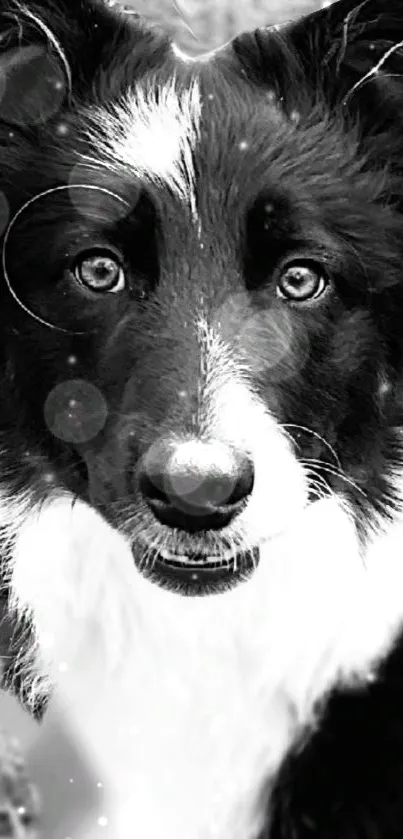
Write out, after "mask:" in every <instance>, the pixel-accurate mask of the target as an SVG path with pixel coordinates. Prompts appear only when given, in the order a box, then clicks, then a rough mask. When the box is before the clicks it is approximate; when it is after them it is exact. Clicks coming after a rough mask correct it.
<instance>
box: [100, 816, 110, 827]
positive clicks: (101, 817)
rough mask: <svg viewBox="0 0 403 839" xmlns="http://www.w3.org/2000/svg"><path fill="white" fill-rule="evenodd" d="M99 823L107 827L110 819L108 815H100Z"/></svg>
mask: <svg viewBox="0 0 403 839" xmlns="http://www.w3.org/2000/svg"><path fill="white" fill-rule="evenodd" d="M98 824H99V827H107V825H108V819H107V818H106V816H100V817H99V819H98Z"/></svg>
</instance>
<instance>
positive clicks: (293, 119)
mask: <svg viewBox="0 0 403 839" xmlns="http://www.w3.org/2000/svg"><path fill="white" fill-rule="evenodd" d="M300 119H301V114H300V113H299V112H298V111H291V113H290V120H291V122H294V123H295V125H298V123H299V121H300Z"/></svg>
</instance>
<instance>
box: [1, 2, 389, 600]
mask: <svg viewBox="0 0 403 839" xmlns="http://www.w3.org/2000/svg"><path fill="white" fill-rule="evenodd" d="M0 25H1V29H2V33H3V34H2V40H1V42H0V50H1V51H0V69H1V74H0V81H1V94H2V97H1V102H0V120H1V122H0V142H1V164H0V167H1V169H0V171H1V180H0V187H1V190H2V192H1V204H0V208H1V214H2V217H1V219H0V221H1V223H2V248H3V259H2V272H3V273H2V292H1V295H2V296H1V309H0V318H1V327H0V328H1V346H0V352H1V365H2V376H1V405H2V411H1V418H0V419H1V435H2V448H3V454H2V466H1V470H2V481H3V483H4V489H5V492H7V493H13V492H14V493H15V492H24V491H28V492H29V493H30V497H31V498H34V500H35V501H41V500H42V499H45V498H48V497H50V496H52V494H55V493H60V491H66V492H70V493H72V494H73V496H76V495H77V496H78V497H80V498H82V499H84V500H86V501H88V502H89V503H90V504H91V505H93V506H94V507H96V508H97V509H98V510H99V511H100V512H101V513H102V515H103V516H104V517H105V518H106V519H107V521H108V522H110V523H111V524H112V526H113V527H115V528H116V529H117V530H119V531H120V533H122V534H123V535H124V537H125V538H126V539H128V540H129V542H130V544H131V545H132V547H133V555H134V558H135V561H136V563H137V564H138V566H139V567H140V568H141V569H142V570H143V572H144V574H146V575H150V576H152V578H153V579H154V580H155V581H157V582H159V583H161V584H162V585H175V586H179V589H180V590H181V591H187V592H188V593H200V592H205V591H211V590H221V588H222V587H223V586H228V585H231V584H232V583H234V582H235V581H236V580H239V579H242V578H244V577H247V576H248V574H249V573H250V572H251V571H252V570H253V567H254V566H255V565H256V563H257V561H258V558H259V547H260V546H261V544H262V543H263V542H265V541H266V540H270V539H271V538H273V537H275V536H277V535H278V534H280V533H282V532H284V531H286V530H287V529H290V528H292V527H293V525H294V522H295V520H296V518H297V517H298V516H300V515H301V514H302V513H303V511H304V510H305V509H306V507H307V506H308V505H309V504H311V503H314V502H315V501H316V500H317V499H321V498H322V497H324V496H326V495H327V494H329V493H330V494H331V493H336V494H337V495H338V497H339V498H340V499H341V501H342V502H343V503H345V504H346V505H347V507H348V509H349V510H350V511H351V513H352V514H353V515H354V516H355V519H356V523H357V525H358V526H359V527H360V528H361V531H362V533H364V531H365V529H366V526H367V525H368V523H369V522H371V521H373V520H374V516H375V514H376V515H379V514H386V513H387V512H388V510H390V509H391V507H393V504H394V503H395V502H396V498H395V494H394V493H395V491H394V480H393V477H394V474H395V472H396V469H397V468H398V465H399V462H400V458H401V452H400V442H399V426H400V425H401V390H400V381H401V373H402V366H403V355H402V354H403V338H402V336H403V330H402V323H401V320H402V315H403V280H402V260H403V226H402V217H401V209H402V208H401V203H402V199H403V186H402V182H401V163H400V161H401V159H402V151H403V142H402V136H403V135H402V129H403V120H402V113H403V111H402V104H403V83H402V78H403V76H402V73H403V12H402V10H401V6H400V4H399V2H397V0H387V2H384V0H382V2H381V0H368V2H363V3H360V4H357V3H355V2H352V0H341V2H338V3H335V4H334V6H332V7H330V8H327V9H324V10H322V11H320V12H317V13H316V14H313V15H311V16H309V17H308V18H305V19H303V20H301V21H300V22H297V23H296V24H295V25H294V24H292V25H289V26H285V27H282V28H267V29H261V30H258V31H257V32H254V33H253V34H248V35H244V36H241V37H239V38H237V39H235V41H233V42H231V43H230V44H228V45H226V46H225V47H224V48H223V49H221V50H218V51H217V52H216V53H214V54H212V55H211V56H208V57H203V58H202V59H199V60H195V61H190V60H186V59H185V58H184V57H183V56H181V55H180V53H179V51H178V50H177V49H176V48H173V47H172V45H171V44H170V43H169V40H168V39H167V38H166V37H165V36H164V35H163V34H161V33H159V32H158V31H156V30H150V29H148V28H146V27H145V26H144V24H143V23H142V22H141V21H140V20H139V19H138V18H137V16H135V15H130V14H123V13H122V12H118V11H117V10H116V9H111V8H107V7H106V6H103V4H101V3H98V2H95V0H85V2H78V0H77V2H76V1H75V0H74V2H72V0H57V2H56V0H52V2H50V0H49V2H47V0H31V2H30V3H29V4H27V5H26V6H24V5H22V4H21V3H20V2H17V0H15V1H14V0H7V2H4V3H3V4H2V13H1V18H0Z"/></svg>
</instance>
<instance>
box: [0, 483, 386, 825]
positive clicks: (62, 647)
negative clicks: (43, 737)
mask: <svg viewBox="0 0 403 839" xmlns="http://www.w3.org/2000/svg"><path fill="white" fill-rule="evenodd" d="M400 544H401V536H400V534H399V532H398V530H397V529H396V530H395V531H394V533H393V536H392V537H389V540H386V541H385V539H384V540H382V542H380V541H379V542H378V543H376V545H375V547H374V548H373V549H372V551H371V552H370V553H369V555H368V557H367V558H366V560H365V563H364V562H363V560H362V558H361V556H360V554H359V551H358V546H357V542H356V537H355V533H354V529H353V527H352V525H351V522H350V520H349V518H348V517H347V515H346V514H345V513H344V512H343V511H342V509H341V507H340V506H339V505H338V504H337V502H336V500H331V501H322V502H318V503H317V504H315V505H313V506H312V507H311V508H310V509H309V510H308V511H306V512H305V513H304V514H303V515H302V516H301V519H300V521H296V522H295V523H294V526H293V530H292V533H291V535H288V536H287V537H282V538H281V539H276V540H271V541H270V542H268V543H267V545H266V546H265V547H264V549H263V550H262V556H261V561H260V564H259V567H258V569H257V570H256V572H255V574H254V576H253V577H252V578H251V580H250V581H249V582H248V583H245V584H242V585H239V586H238V588H236V589H235V590H234V591H232V592H229V593H227V594H223V595H219V596H211V597H207V598H201V599H195V598H188V599H186V598H182V597H180V596H179V595H176V594H173V593H169V592H166V591H163V590H162V589H160V588H158V587H157V586H155V585H154V584H151V583H150V582H148V581H147V580H145V579H143V578H142V577H141V576H140V574H139V573H138V572H137V571H136V569H135V568H134V567H133V560H132V557H131V554H130V552H129V550H128V549H127V547H126V545H125V544H124V542H123V540H122V538H121V537H120V536H118V535H117V534H116V533H114V532H113V531H112V530H111V529H110V528H108V527H107V525H105V524H104V523H103V522H102V521H101V519H100V518H99V517H98V516H97V515H96V514H95V513H94V512H93V511H91V510H89V509H88V508H86V507H85V506H84V505H80V504H77V505H76V506H75V508H74V510H73V511H72V510H71V508H70V505H69V503H68V502H67V500H65V499H64V500H63V499H59V500H58V501H55V502H53V503H52V504H51V505H50V506H49V507H48V508H45V509H44V511H43V513H42V514H41V516H39V517H36V518H35V519H34V518H30V519H29V520H28V522H27V523H26V524H25V525H24V527H23V528H21V530H20V535H19V538H18V543H17V547H16V550H15V552H14V556H13V568H12V575H13V576H12V582H13V588H14V591H15V593H16V601H17V602H18V604H19V609H20V611H21V610H23V609H24V608H26V607H29V608H31V609H32V610H33V613H34V615H35V623H36V628H37V637H38V641H39V645H40V648H41V667H42V668H43V669H44V671H47V672H49V673H50V675H51V677H52V679H53V680H54V681H56V683H57V689H56V693H55V697H54V700H53V704H51V713H60V708H64V709H65V712H66V713H67V714H68V722H69V725H70V726H72V728H73V730H75V731H76V734H77V737H78V738H79V740H80V742H82V744H83V748H85V749H86V750H87V752H88V754H89V757H90V760H91V761H93V763H94V765H95V766H96V768H97V774H98V776H99V778H100V780H102V781H103V783H104V785H105V788H106V790H107V794H108V798H107V801H106V805H105V806H106V808H107V813H106V816H107V817H108V820H109V825H108V831H107V833H108V839H128V837H131V836H133V837H136V839H157V837H158V839H160V837H161V836H164V839H185V837H186V839H215V838H217V839H255V837H256V836H257V834H258V831H259V828H260V827H261V821H262V818H263V806H262V799H261V794H262V791H264V792H265V793H266V794H267V792H268V790H269V783H270V779H271V778H273V777H274V775H275V773H276V771H277V769H278V767H279V764H280V762H281V760H282V759H283V757H284V755H285V753H286V751H287V749H288V748H289V747H290V745H291V744H292V743H293V741H294V740H295V738H296V737H297V736H298V734H299V732H300V731H301V728H302V727H303V726H305V725H307V724H309V723H310V722H311V721H312V713H313V705H314V703H315V701H316V700H317V699H318V698H319V697H321V696H323V695H324V694H325V693H326V691H327V690H329V688H330V687H331V686H332V685H333V684H334V683H335V682H336V681H337V680H343V681H351V680H352V679H355V678H362V679H365V678H367V675H368V673H369V672H370V669H371V667H372V666H373V665H374V663H375V662H376V659H377V658H378V657H379V656H380V655H382V654H383V653H384V652H385V650H386V649H387V648H388V646H389V645H390V643H391V641H392V639H393V637H394V634H395V633H396V631H397V629H398V627H399V624H400V622H401V620H402V616H403V597H402V592H403V569H402V568H401V567H400V566H401V565H402V563H401V562H399V555H400V553H401V549H400ZM98 836H99V826H97V825H94V826H93V828H92V827H91V825H89V826H87V827H86V828H85V831H84V832H83V834H82V839H95V837H98Z"/></svg>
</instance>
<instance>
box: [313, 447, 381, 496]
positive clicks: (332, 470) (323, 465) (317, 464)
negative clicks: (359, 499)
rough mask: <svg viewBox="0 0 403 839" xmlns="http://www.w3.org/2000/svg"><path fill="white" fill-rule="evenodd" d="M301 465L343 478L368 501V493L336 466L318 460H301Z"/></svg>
mask: <svg viewBox="0 0 403 839" xmlns="http://www.w3.org/2000/svg"><path fill="white" fill-rule="evenodd" d="M301 463H302V464H303V465H304V466H308V467H309V466H313V467H314V468H315V467H317V468H320V469H323V470H324V471H325V472H329V474H330V475H333V476H334V477H336V478H341V480H342V481H345V482H346V483H347V484H350V486H352V487H353V489H355V490H357V492H359V493H361V495H363V497H364V498H365V499H367V497H368V496H367V493H366V492H365V491H364V490H363V489H362V487H360V486H359V485H358V484H357V483H356V482H355V481H354V480H353V479H352V478H350V477H348V475H346V474H345V472H343V470H339V469H336V468H335V467H334V466H331V465H330V464H328V463H326V462H325V461H322V460H318V459H315V458H310V457H308V458H303V459H301Z"/></svg>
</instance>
